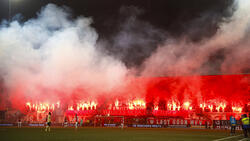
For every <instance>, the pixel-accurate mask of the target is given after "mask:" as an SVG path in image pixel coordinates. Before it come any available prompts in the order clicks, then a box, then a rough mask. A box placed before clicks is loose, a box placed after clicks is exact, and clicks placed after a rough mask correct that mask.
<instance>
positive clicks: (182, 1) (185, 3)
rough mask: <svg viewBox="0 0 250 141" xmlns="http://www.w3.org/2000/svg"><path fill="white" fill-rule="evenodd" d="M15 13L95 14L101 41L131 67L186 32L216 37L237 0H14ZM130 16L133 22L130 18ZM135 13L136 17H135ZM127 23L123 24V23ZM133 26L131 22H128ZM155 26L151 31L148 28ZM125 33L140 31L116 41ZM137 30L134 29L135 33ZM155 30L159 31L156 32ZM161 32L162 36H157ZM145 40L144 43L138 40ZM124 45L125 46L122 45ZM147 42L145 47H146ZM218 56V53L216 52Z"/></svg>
mask: <svg viewBox="0 0 250 141" xmlns="http://www.w3.org/2000/svg"><path fill="white" fill-rule="evenodd" d="M10 1H11V3H12V10H11V11H12V13H11V15H12V17H13V16H14V15H16V14H18V13H19V14H21V15H22V19H21V20H20V19H19V20H20V21H25V20H27V19H30V18H33V17H35V16H36V15H37V12H39V11H40V9H41V7H43V6H45V5H47V4H48V3H54V4H57V5H59V6H67V7H69V8H70V9H71V12H72V18H75V17H77V16H79V15H83V16H86V17H91V18H93V21H94V22H93V24H92V26H93V27H94V28H95V29H96V30H97V33H98V34H99V40H101V41H102V40H105V41H107V43H106V44H107V47H105V50H107V51H108V52H109V53H110V54H112V55H114V56H116V57H119V58H120V59H121V60H122V61H123V62H124V63H125V64H126V65H127V66H128V67H131V66H139V65H141V63H142V62H143V61H144V60H145V58H147V57H149V56H150V55H151V53H152V52H153V51H154V50H155V49H156V48H157V46H158V45H159V44H160V43H161V42H163V41H165V40H166V38H168V37H171V38H180V37H182V36H184V35H185V36H187V37H188V38H189V40H190V41H191V42H198V41H200V40H202V39H203V38H209V37H211V36H212V35H214V34H215V33H216V31H217V29H218V25H219V23H221V22H223V21H225V20H227V19H228V17H230V16H231V15H232V14H233V10H232V7H234V5H233V0H10ZM8 3H9V0H1V1H0V13H1V14H0V19H1V20H4V19H5V20H7V19H8V15H9V14H8V11H9V6H8ZM131 17H132V20H131ZM133 17H136V20H133ZM124 25H125V26H124ZM127 25H129V26H127ZM149 29H153V31H149ZM122 31H125V32H126V33H131V31H133V32H134V33H136V38H137V40H134V41H130V42H129V44H126V45H124V44H122V45H121V44H119V43H116V41H117V39H116V38H117V37H121V38H123V36H122V33H123V32H122ZM134 33H131V35H129V36H131V37H133V35H134ZM154 33H155V34H154ZM159 33H161V34H159ZM140 40H142V41H143V42H138V41H140ZM124 46H125V47H124ZM145 46H147V48H145ZM217 56H220V53H219V55H216V57H217Z"/></svg>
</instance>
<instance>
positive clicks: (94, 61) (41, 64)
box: [0, 4, 127, 99]
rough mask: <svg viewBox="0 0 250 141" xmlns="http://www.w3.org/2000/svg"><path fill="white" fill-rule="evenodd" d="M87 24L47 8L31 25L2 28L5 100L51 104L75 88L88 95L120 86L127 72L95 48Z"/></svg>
mask: <svg viewBox="0 0 250 141" xmlns="http://www.w3.org/2000/svg"><path fill="white" fill-rule="evenodd" d="M91 23H92V20H91V19H90V18H85V17H78V18H77V19H71V17H70V14H69V13H68V12H67V11H66V10H65V9H63V8H59V7H57V6H56V5H53V4H49V5H47V6H46V7H44V8H43V9H42V10H41V12H40V13H39V14H38V17H37V18H35V19H31V20H28V21H27V22H25V23H19V22H18V21H12V22H11V23H10V25H4V24H3V25H2V26H1V28H0V73H1V75H2V76H3V77H4V83H5V85H6V87H7V88H8V89H9V94H10V95H13V96H16V95H23V96H24V97H26V98H30V99H32V98H35V97H41V98H42V97H47V96H49V95H50V96H51V98H53V96H55V98H56V95H54V94H53V93H54V92H55V91H63V92H64V93H68V94H72V93H73V91H74V90H75V89H78V88H79V87H80V88H81V89H83V90H84V92H85V93H87V94H92V95H94V94H96V93H104V92H108V91H111V90H112V89H114V88H116V87H118V86H120V85H121V84H122V83H121V82H123V80H124V79H125V76H126V75H127V68H126V67H125V66H124V65H123V63H122V62H120V61H119V60H116V59H114V58H112V57H110V56H107V55H105V54H104V53H102V52H101V51H99V50H98V49H97V48H96V41H97V39H98V34H97V33H96V31H95V30H94V29H93V28H92V27H91ZM83 95H84V94H83Z"/></svg>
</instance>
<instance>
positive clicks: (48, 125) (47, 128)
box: [45, 112, 51, 132]
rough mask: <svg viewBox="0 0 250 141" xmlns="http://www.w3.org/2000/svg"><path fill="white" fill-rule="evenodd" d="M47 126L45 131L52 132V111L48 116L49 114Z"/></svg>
mask: <svg viewBox="0 0 250 141" xmlns="http://www.w3.org/2000/svg"><path fill="white" fill-rule="evenodd" d="M46 124H47V125H46V128H45V131H46V132H47V131H48V132H50V126H51V113H50V112H49V114H48V116H47V123H46Z"/></svg>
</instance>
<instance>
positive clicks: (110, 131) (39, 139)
mask: <svg viewBox="0 0 250 141" xmlns="http://www.w3.org/2000/svg"><path fill="white" fill-rule="evenodd" d="M240 133H241V132H240ZM240 133H238V134H240ZM227 136H229V133H228V131H222V130H204V129H170V128H166V129H152V128H126V129H123V130H121V129H119V128H80V129H78V130H77V131H75V129H74V128H52V129H51V132H50V133H46V132H45V131H44V129H43V128H21V129H18V128H0V141H212V140H215V139H220V138H224V137H227ZM242 138H243V137H242V136H238V137H234V138H230V139H226V140H225V141H238V140H241V139H242ZM244 141H245V140H244Z"/></svg>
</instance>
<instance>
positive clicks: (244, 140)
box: [238, 138, 248, 141]
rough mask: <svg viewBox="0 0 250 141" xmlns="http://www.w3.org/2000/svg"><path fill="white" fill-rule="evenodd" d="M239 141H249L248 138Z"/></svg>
mask: <svg viewBox="0 0 250 141" xmlns="http://www.w3.org/2000/svg"><path fill="white" fill-rule="evenodd" d="M238 141H248V139H247V138H243V139H241V140H238Z"/></svg>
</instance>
